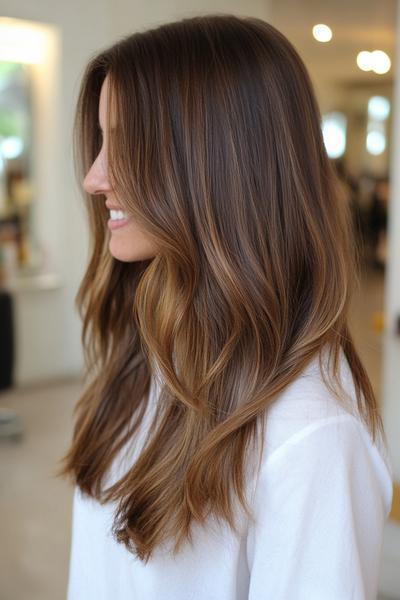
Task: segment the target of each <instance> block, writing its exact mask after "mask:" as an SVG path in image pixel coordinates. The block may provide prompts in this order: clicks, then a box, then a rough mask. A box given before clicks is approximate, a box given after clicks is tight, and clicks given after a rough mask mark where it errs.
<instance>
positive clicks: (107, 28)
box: [0, 0, 400, 600]
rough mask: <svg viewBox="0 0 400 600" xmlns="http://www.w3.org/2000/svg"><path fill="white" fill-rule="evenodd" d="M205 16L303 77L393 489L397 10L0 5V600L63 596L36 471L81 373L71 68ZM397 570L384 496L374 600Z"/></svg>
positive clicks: (83, 252)
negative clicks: (254, 24) (311, 90)
mask: <svg viewBox="0 0 400 600" xmlns="http://www.w3.org/2000/svg"><path fill="white" fill-rule="evenodd" d="M207 12H231V13H237V14H243V15H253V16H257V17H260V18H262V19H265V20H267V21H270V22H271V23H272V24H274V25H275V26H276V27H278V29H280V30H281V31H282V32H283V33H285V34H286V35H287V36H288V38H289V39H290V40H291V41H292V42H293V43H294V45H295V46H296V48H297V49H298V51H299V53H300V54H301V56H302V58H303V60H304V62H305V63H306V66H307V67H308V69H309V71H310V74H311V77H312V80H313V83H314V85H315V89H316V92H317V96H318V101H319V104H320V108H321V113H322V117H323V118H322V123H321V126H322V128H323V133H324V140H325V144H326V147H327V150H328V153H329V155H330V157H331V159H332V161H333V162H334V163H335V166H336V168H337V169H338V172H339V174H340V176H341V179H342V183H343V187H344V190H345V193H346V194H347V198H348V201H349V202H350V203H351V206H352V211H353V216H354V219H355V223H356V225H357V231H358V239H357V242H358V243H359V244H360V247H361V248H362V257H363V277H362V287H361V289H360V292H359V294H358V295H357V296H356V297H355V298H354V302H353V308H352V314H351V328H352V331H353V333H354V336H355V338H356V342H357V343H358V347H359V350H360V353H361V355H362V358H363V359H364V362H365V364H366V366H367V369H368V372H369V373H370V375H371V378H372V382H373V385H374V388H375V391H376V393H377V395H378V398H379V402H380V405H381V408H382V412H383V416H384V422H385V427H386V430H387V434H388V438H389V442H390V446H391V451H392V455H393V463H394V470H395V478H396V482H397V483H400V439H399V436H398V433H397V432H398V430H399V426H400V402H399V399H398V392H397V390H398V389H400V368H399V366H400V343H399V339H400V338H399V332H400V317H399V315H400V181H399V175H398V173H399V172H400V169H399V165H400V150H399V146H398V145H399V141H398V140H400V125H399V114H400V94H399V85H400V84H399V82H400V66H399V64H400V61H399V60H396V52H398V50H397V48H396V42H397V40H398V39H399V37H400V36H399V31H400V26H399V7H398V3H397V2H396V0H381V1H380V2H379V3H378V2H376V1H372V0H347V1H345V0H329V1H324V2H321V1H317V0H267V1H261V0H247V1H246V2H243V1H239V0H231V1H227V0H226V1H221V0H220V1H216V0H214V1H213V2H209V1H208V0H207V1H200V2H198V1H197V2H194V1H193V0H187V1H179V0H175V1H174V2H169V3H166V2H162V1H160V0H157V1H156V0H154V1H150V2H147V3H142V2H138V1H129V2H128V1H127V0H115V1H114V2H111V0H96V2H94V1H87V2H85V3H78V2H77V0H71V1H70V2H68V3H66V2H61V1H50V0H37V1H36V2H35V3H27V2H25V1H24V0H2V2H1V5H0V289H1V292H0V440H1V446H0V456H1V459H0V475H1V479H2V483H3V486H1V488H0V529H1V535H2V539H7V543H6V544H2V545H1V546H0V581H2V582H6V583H5V584H2V585H5V589H4V588H3V589H1V590H0V597H1V598H3V597H4V598H7V599H8V598H9V599H11V598H12V599H13V600H18V599H19V598H21V599H22V598H26V597H29V598H36V597H37V598H40V599H41V600H43V599H45V598H49V599H50V598H51V599H52V600H53V599H54V598H63V597H64V591H65V583H66V574H67V561H68V551H69V542H70V540H69V531H70V530H69V527H70V522H69V519H70V501H71V490H70V489H69V488H68V487H67V485H66V484H63V483H62V482H59V481H55V480H54V479H52V478H51V477H50V475H49V473H50V470H51V469H52V468H53V466H54V461H53V459H54V457H56V458H57V457H58V456H60V455H61V453H62V451H63V449H64V447H65V446H66V444H67V440H68V439H69V436H70V434H71V423H72V406H73V403H74V401H75V400H76V398H77V396H78V394H79V390H80V382H79V378H80V375H81V372H82V366H83V356H82V349H81V342H80V331H81V323H80V320H79V318H78V315H77V313H76V311H75V308H74V298H75V295H76V291H77V288H78V286H79V283H80V280H81V277H82V275H83V272H84V268H85V264H86V260H87V258H88V246H87V231H86V225H85V212H84V208H83V206H82V202H81V198H80V196H79V187H78V183H77V182H76V180H75V176H74V172H73V163H72V138H71V131H72V120H73V111H74V106H75V102H76V97H77V92H78V86H79V81H80V77H81V75H82V69H83V67H84V65H85V64H86V62H87V60H88V58H89V56H90V55H91V54H92V53H94V52H95V51H97V50H98V49H99V48H100V47H102V46H105V45H107V44H108V43H111V42H113V41H114V40H115V39H116V38H118V37H119V36H122V35H125V34H127V33H129V32H132V31H134V30H137V29H141V28H145V27H148V26H151V25H153V24H154V25H155V24H158V23H162V22H165V21H168V20H174V19H176V18H180V17H185V16H189V15H193V14H202V13H207ZM317 25H319V26H320V27H315V26H317ZM321 25H325V27H321ZM326 26H327V27H326ZM27 499H29V500H27ZM38 548H39V549H40V551H38ZM50 561H51V564H52V565H53V567H52V573H51V574H50V575H49V572H48V564H49V563H50ZM399 574H400V493H399V488H398V486H397V485H396V486H395V490H394V502H393V507H392V513H391V517H390V520H389V522H388V523H387V527H386V529H385V538H384V547H383V562H382V573H381V581H380V590H381V593H382V598H383V597H387V598H400V575H399ZM2 594H3V595H2ZM4 594H5V595H4Z"/></svg>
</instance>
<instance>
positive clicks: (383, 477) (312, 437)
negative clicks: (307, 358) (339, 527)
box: [253, 354, 393, 513]
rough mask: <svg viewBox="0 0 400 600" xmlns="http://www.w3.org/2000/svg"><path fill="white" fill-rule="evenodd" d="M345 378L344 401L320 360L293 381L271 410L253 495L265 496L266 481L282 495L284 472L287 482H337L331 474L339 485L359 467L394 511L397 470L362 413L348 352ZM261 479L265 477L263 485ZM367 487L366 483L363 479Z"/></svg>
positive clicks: (342, 369) (344, 362)
mask: <svg viewBox="0 0 400 600" xmlns="http://www.w3.org/2000/svg"><path fill="white" fill-rule="evenodd" d="M340 380H341V382H342V385H343V388H344V391H345V392H346V398H344V400H345V401H344V403H343V404H341V403H340V402H339V401H338V399H337V398H336V397H335V396H334V394H333V393H332V392H331V390H329V389H328V387H327V386H326V384H325V382H324V381H323V379H322V376H321V373H320V371H319V365H318V358H316V359H314V360H313V361H312V362H311V363H310V364H309V365H308V367H307V368H306V369H305V370H304V372H303V373H302V374H301V375H300V376H299V377H298V378H297V379H296V380H295V381H294V382H292V383H291V384H290V385H289V386H288V388H286V389H285V390H284V392H283V393H282V394H281V395H280V396H279V397H278V398H277V399H276V401H275V403H274V404H273V405H272V406H271V408H270V409H269V410H268V414H267V415H266V421H265V429H264V451H263V456H262V462H261V468H260V472H259V474H258V478H257V480H256V481H255V482H254V488H253V493H254V494H256V495H257V493H258V495H260V493H261V494H263V490H264V488H263V483H262V482H263V480H264V482H265V481H266V482H267V484H268V485H269V483H270V482H271V481H274V485H275V486H276V489H277V490H278V495H279V489H281V493H286V492H288V490H286V492H284V490H283V489H282V481H281V479H282V473H285V478H286V484H287V485H289V486H290V485H292V486H296V485H301V482H303V485H305V484H304V482H306V481H307V480H308V485H310V483H312V484H314V483H315V485H316V486H318V485H319V486H322V485H327V486H329V485H331V484H330V482H329V481H327V480H325V479H324V476H325V474H326V473H329V472H330V473H331V474H332V476H333V475H334V476H335V477H336V479H337V481H336V483H335V484H336V485H340V482H341V483H342V485H347V484H346V478H348V477H350V476H353V475H352V473H353V472H356V471H357V477H358V478H360V482H361V481H362V480H363V478H364V479H366V480H368V479H369V480H370V483H371V485H375V487H377V488H379V494H380V495H381V498H382V501H383V503H384V505H385V510H386V512H387V513H388V512H389V511H390V507H391V502H392V493H393V469H392V464H391V459H390V456H389V452H388V449H387V447H386V446H385V444H384V442H383V440H382V438H381V437H380V436H378V438H377V439H376V440H375V442H374V441H373V440H372V437H371V435H370V433H369V431H368V430H367V428H366V426H365V424H364V423H363V422H362V420H361V418H360V417H359V416H358V411H357V409H356V394H355V389H354V384H353V380H352V375H351V371H350V367H349V365H348V363H347V360H346V358H345V356H344V354H342V356H341V361H340ZM258 479H260V480H261V484H260V482H258V483H257V481H258ZM360 485H361V483H360Z"/></svg>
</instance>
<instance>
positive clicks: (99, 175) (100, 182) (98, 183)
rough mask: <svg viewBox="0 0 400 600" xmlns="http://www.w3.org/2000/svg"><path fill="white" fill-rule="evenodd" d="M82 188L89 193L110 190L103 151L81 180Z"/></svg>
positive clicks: (100, 192)
mask: <svg viewBox="0 0 400 600" xmlns="http://www.w3.org/2000/svg"><path fill="white" fill-rule="evenodd" d="M82 185H83V188H84V189H85V190H86V192H88V193H89V194H104V193H105V192H109V191H110V190H111V188H110V183H109V181H108V176H107V164H106V159H105V156H104V154H103V152H100V153H99V154H98V155H97V157H96V160H95V161H94V162H93V164H92V166H91V167H90V169H89V171H88V172H87V173H86V176H85V178H84V180H83V184H82Z"/></svg>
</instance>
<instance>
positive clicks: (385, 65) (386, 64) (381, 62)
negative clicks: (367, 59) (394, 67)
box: [371, 50, 391, 75]
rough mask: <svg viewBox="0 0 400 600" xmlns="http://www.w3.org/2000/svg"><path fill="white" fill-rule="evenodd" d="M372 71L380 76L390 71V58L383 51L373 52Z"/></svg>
mask: <svg viewBox="0 0 400 600" xmlns="http://www.w3.org/2000/svg"><path fill="white" fill-rule="evenodd" d="M371 61H372V70H373V71H375V73H378V74H379V75H382V74H383V73H387V72H388V71H389V69H390V65H391V62H390V58H389V57H388V55H387V54H386V52H382V50H374V51H373V52H371Z"/></svg>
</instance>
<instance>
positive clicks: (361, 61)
mask: <svg viewBox="0 0 400 600" xmlns="http://www.w3.org/2000/svg"><path fill="white" fill-rule="evenodd" d="M357 65H358V67H359V68H360V69H361V70H362V71H371V70H372V60H371V52H368V50H362V51H361V52H359V53H358V54H357Z"/></svg>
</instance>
